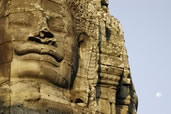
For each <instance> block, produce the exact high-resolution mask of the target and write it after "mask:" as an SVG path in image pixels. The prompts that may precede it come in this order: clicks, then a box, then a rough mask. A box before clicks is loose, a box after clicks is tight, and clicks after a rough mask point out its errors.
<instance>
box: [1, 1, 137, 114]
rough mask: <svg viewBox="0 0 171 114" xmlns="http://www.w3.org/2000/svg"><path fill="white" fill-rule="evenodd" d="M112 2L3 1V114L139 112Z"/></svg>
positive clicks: (120, 31) (109, 113) (134, 113)
mask: <svg viewBox="0 0 171 114" xmlns="http://www.w3.org/2000/svg"><path fill="white" fill-rule="evenodd" d="M136 110H137V96H136V92H135V89H134V86H133V82H132V79H131V74H130V67H129V65H128V56H127V53H126V48H125V46H124V35H123V31H122V28H121V25H120V23H119V21H118V20H117V19H116V18H114V17H112V16H110V14H109V9H108V0H0V114H136Z"/></svg>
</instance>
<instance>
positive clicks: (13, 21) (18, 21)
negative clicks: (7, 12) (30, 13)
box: [9, 16, 31, 26]
mask: <svg viewBox="0 0 171 114" xmlns="http://www.w3.org/2000/svg"><path fill="white" fill-rule="evenodd" d="M9 24H16V25H25V26H29V25H31V22H30V20H29V19H28V18H26V17H23V16H21V17H17V18H14V19H11V20H9Z"/></svg>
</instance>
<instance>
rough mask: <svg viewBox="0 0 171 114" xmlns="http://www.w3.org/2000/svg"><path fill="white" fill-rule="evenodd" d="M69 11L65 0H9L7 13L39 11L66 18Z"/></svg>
mask: <svg viewBox="0 0 171 114" xmlns="http://www.w3.org/2000/svg"><path fill="white" fill-rule="evenodd" d="M2 7H3V6H2ZM68 9H69V8H68V7H67V4H66V2H65V0H8V5H7V7H6V11H5V13H6V15H8V14H9V13H16V12H23V11H36V10H39V11H43V12H45V13H50V14H53V13H54V14H55V13H56V14H61V15H63V16H64V15H65V14H67V13H68V11H69V10H68Z"/></svg>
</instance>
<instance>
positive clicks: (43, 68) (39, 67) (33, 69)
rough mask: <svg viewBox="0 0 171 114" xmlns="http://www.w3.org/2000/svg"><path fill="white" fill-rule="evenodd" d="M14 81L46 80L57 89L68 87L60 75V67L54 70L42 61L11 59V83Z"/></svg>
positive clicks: (63, 77)
mask: <svg viewBox="0 0 171 114" xmlns="http://www.w3.org/2000/svg"><path fill="white" fill-rule="evenodd" d="M15 79H31V80H32V79H33V80H34V79H35V80H46V81H47V82H50V83H52V84H54V85H57V86H59V87H63V88H65V87H68V80H66V76H64V75H61V73H60V67H59V68H56V67H54V66H53V65H52V66H51V65H49V63H47V62H44V61H43V62H42V61H36V60H19V59H13V62H12V63H11V81H13V80H14V81H15Z"/></svg>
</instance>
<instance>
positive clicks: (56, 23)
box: [0, 0, 77, 87]
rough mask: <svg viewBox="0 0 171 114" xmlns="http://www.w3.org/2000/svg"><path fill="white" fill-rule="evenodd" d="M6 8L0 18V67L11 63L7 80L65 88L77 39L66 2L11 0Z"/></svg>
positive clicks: (71, 72) (74, 65)
mask: <svg viewBox="0 0 171 114" xmlns="http://www.w3.org/2000/svg"><path fill="white" fill-rule="evenodd" d="M56 1H58V0H56ZM7 9H8V11H7V10H5V11H6V12H7V15H6V16H3V17H1V18H0V34H1V36H0V54H1V56H3V57H0V58H1V59H0V64H1V65H0V67H1V68H2V67H5V65H6V63H9V62H11V64H10V66H11V68H10V81H17V80H39V81H41V80H42V81H46V82H48V83H49V82H50V83H52V84H55V85H57V86H60V87H68V86H69V85H70V80H71V77H72V74H73V72H74V69H76V67H77V65H76V59H77V58H76V55H77V39H76V37H75V36H74V33H73V26H72V18H71V14H70V13H69V9H68V8H67V7H66V4H62V2H59V3H57V2H55V1H50V0H41V1H40V0H25V1H22V2H21V1H20V0H11V2H10V4H9V5H8V6H7ZM73 50H74V51H73ZM3 65H4V66H3ZM6 66H7V65H6ZM1 72H4V71H1ZM0 74H1V75H0V78H1V79H2V77H3V76H2V74H3V73H0Z"/></svg>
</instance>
